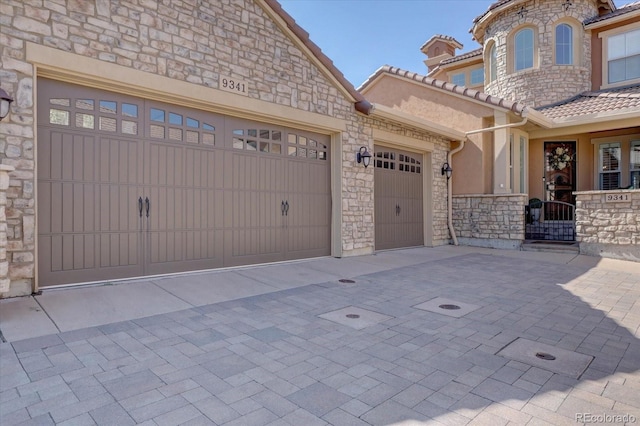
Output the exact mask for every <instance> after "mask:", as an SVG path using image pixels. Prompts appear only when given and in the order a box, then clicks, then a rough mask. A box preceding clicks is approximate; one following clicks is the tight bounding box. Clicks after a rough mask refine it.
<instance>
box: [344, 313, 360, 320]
mask: <svg viewBox="0 0 640 426" xmlns="http://www.w3.org/2000/svg"><path fill="white" fill-rule="evenodd" d="M345 316H346V317H347V318H351V319H355V318H360V315H358V314H347V315H345Z"/></svg>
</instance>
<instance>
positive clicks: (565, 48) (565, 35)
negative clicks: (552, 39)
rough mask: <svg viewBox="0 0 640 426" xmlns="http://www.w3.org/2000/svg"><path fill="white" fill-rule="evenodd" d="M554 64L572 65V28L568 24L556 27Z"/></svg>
mask: <svg viewBox="0 0 640 426" xmlns="http://www.w3.org/2000/svg"><path fill="white" fill-rule="evenodd" d="M556 64H557V65H573V28H572V27H571V25H569V24H560V25H558V26H557V27H556Z"/></svg>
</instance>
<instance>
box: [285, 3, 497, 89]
mask: <svg viewBox="0 0 640 426" xmlns="http://www.w3.org/2000/svg"><path fill="white" fill-rule="evenodd" d="M279 1H280V4H281V5H282V7H283V9H284V10H286V11H287V13H289V14H290V15H291V16H292V17H293V18H294V19H295V20H296V22H297V23H298V24H299V25H300V26H301V27H302V28H304V29H305V30H306V31H307V32H308V33H309V36H310V38H311V40H312V41H313V42H314V43H315V44H317V45H318V46H319V47H320V48H321V49H322V51H323V52H324V53H325V54H326V55H327V56H328V57H329V58H330V59H331V60H332V61H333V63H334V64H335V65H336V66H337V67H338V69H339V70H340V71H342V73H343V74H344V75H345V77H346V78H347V80H349V81H350V82H351V83H352V84H353V85H354V86H355V87H358V86H360V84H362V83H363V82H364V81H365V80H366V79H367V78H368V77H369V76H370V75H371V74H373V73H374V72H375V70H377V69H378V68H380V67H381V66H383V65H392V66H396V67H399V68H402V69H405V70H408V71H413V72H417V73H420V74H426V73H427V67H426V65H424V62H423V61H424V60H425V59H426V58H427V57H426V56H425V55H424V54H423V53H422V52H420V47H421V46H422V45H423V44H424V42H425V41H427V40H429V38H431V36H433V35H434V34H444V35H450V36H452V37H455V38H456V40H458V41H459V42H460V43H462V44H463V45H464V48H463V49H462V50H458V53H464V52H468V51H470V50H474V49H477V48H478V47H480V45H479V44H478V43H477V42H475V41H473V40H472V39H471V34H469V28H471V25H472V22H473V19H474V18H475V17H476V16H478V15H481V14H482V13H483V12H484V11H486V10H487V8H488V7H489V5H490V4H491V3H493V1H494V0H279Z"/></svg>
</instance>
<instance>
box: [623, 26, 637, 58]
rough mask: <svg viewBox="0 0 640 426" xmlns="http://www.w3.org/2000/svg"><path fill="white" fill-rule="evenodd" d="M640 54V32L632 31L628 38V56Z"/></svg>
mask: <svg viewBox="0 0 640 426" xmlns="http://www.w3.org/2000/svg"><path fill="white" fill-rule="evenodd" d="M638 54H640V30H635V31H630V32H628V33H627V37H626V56H633V55H638Z"/></svg>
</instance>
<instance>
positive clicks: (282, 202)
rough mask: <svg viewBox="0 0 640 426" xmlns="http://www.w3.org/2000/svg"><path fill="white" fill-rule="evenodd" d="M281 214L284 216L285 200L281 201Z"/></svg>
mask: <svg viewBox="0 0 640 426" xmlns="http://www.w3.org/2000/svg"><path fill="white" fill-rule="evenodd" d="M280 215H281V216H284V200H283V201H280Z"/></svg>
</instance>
